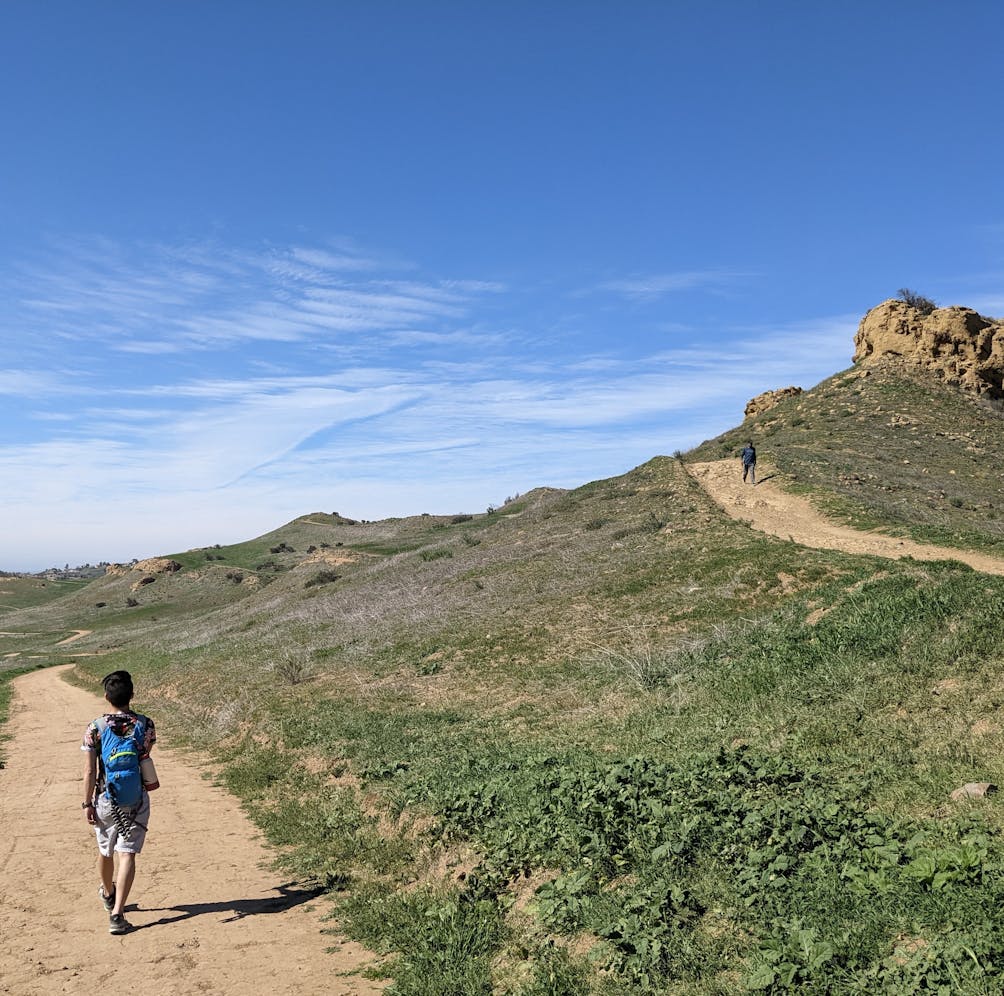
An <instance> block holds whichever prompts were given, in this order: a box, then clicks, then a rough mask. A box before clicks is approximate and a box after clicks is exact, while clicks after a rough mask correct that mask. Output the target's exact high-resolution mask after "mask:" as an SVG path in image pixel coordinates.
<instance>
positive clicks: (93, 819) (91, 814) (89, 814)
mask: <svg viewBox="0 0 1004 996" xmlns="http://www.w3.org/2000/svg"><path fill="white" fill-rule="evenodd" d="M84 819H85V820H87V822H88V823H89V824H90V825H91V826H92V827H93V826H96V825H97V822H98V811H97V810H96V809H95V808H94V807H93V806H87V807H86V808H85V809H84Z"/></svg>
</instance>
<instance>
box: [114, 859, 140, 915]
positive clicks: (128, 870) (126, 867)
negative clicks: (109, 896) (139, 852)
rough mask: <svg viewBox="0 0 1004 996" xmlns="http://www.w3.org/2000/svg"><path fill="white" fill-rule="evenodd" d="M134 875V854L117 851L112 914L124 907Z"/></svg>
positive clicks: (119, 911)
mask: <svg viewBox="0 0 1004 996" xmlns="http://www.w3.org/2000/svg"><path fill="white" fill-rule="evenodd" d="M135 877H136V855H135V854H123V853H122V852H121V851H119V866H118V870H117V871H116V874H115V908H114V909H113V910H112V916H115V915H116V914H118V913H121V912H122V911H123V910H124V909H125V904H126V900H127V899H128V898H129V890H130V889H131V888H132V880H133V879H134V878H135Z"/></svg>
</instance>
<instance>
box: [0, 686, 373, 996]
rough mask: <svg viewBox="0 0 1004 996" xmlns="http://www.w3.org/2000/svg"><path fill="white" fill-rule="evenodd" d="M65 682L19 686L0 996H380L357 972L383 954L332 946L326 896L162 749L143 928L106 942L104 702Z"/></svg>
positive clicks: (0, 919) (8, 770)
mask: <svg viewBox="0 0 1004 996" xmlns="http://www.w3.org/2000/svg"><path fill="white" fill-rule="evenodd" d="M65 670H67V668H65V667H64V668H49V669H46V670H42V671H33V672H31V673H29V674H25V675H22V676H20V677H19V678H17V679H15V681H14V690H15V698H14V702H13V704H12V708H11V721H10V724H9V726H8V728H7V730H6V732H7V733H8V734H9V735H10V737H11V739H10V740H8V741H7V742H6V743H5V753H6V764H5V767H4V768H2V769H0V993H3V994H9V996H50V994H55V993H79V994H84V993H87V994H93V993H95V992H103V991H121V992H126V991H128V992H146V993H152V994H156V996H195V994H199V996H206V994H209V996H238V994H245V993H247V994H257V993H268V994H270V996H271V994H276V996H293V994H298V996H299V994H303V996H312V994H314V993H324V994H331V996H348V994H355V996H363V994H370V993H377V992H380V991H382V989H383V988H384V986H383V985H381V984H380V983H377V982H371V981H369V980H366V979H363V978H360V977H359V976H357V975H351V974H350V973H354V972H357V971H358V970H359V969H361V968H363V967H365V966H366V965H367V964H372V963H373V961H374V956H373V955H372V954H371V953H369V952H367V951H365V950H364V949H363V948H361V947H359V946H358V945H354V944H352V943H351V942H348V941H345V940H340V939H339V938H337V937H335V936H332V935H326V934H322V933H321V931H322V929H323V928H324V924H323V923H322V920H321V916H322V915H323V913H324V912H325V905H324V904H323V903H322V902H316V903H315V902H314V901H315V900H317V899H318V893H316V892H315V891H312V890H311V889H307V888H303V887H302V886H299V885H298V884H297V883H295V882H288V881H285V880H284V879H283V878H282V877H280V876H278V875H277V874H276V873H275V872H272V871H270V870H268V868H267V865H268V862H269V852H268V851H267V850H266V848H265V847H264V845H263V844H262V843H261V841H260V839H259V837H258V835H257V834H256V832H255V830H254V828H253V827H252V826H251V825H250V824H249V822H248V820H247V818H246V817H245V816H244V814H243V813H242V812H241V810H240V808H239V806H238V804H237V802H236V801H235V800H234V799H233V798H232V797H231V796H229V795H228V794H227V793H226V792H224V791H223V790H222V789H220V788H218V787H216V786H214V785H212V784H211V783H210V782H208V781H207V780H206V779H205V778H204V777H203V775H202V771H201V770H199V769H198V768H197V767H195V766H194V765H193V764H191V763H186V761H183V760H182V758H181V756H180V755H178V754H176V753H172V752H170V751H164V750H161V749H159V748H158V750H157V751H156V752H155V756H156V760H157V769H158V774H159V775H160V780H161V785H162V787H161V788H160V789H158V790H157V791H156V792H155V793H154V795H153V797H152V799H151V802H152V810H153V811H152V816H151V822H150V833H149V836H148V837H147V841H146V847H145V848H144V850H143V854H142V855H141V856H140V857H139V859H138V861H137V876H136V885H135V886H134V889H133V892H132V894H131V895H130V897H129V898H130V900H133V902H132V903H131V904H130V908H129V912H128V918H129V920H130V921H131V922H132V923H133V924H134V926H135V927H136V929H135V930H134V931H132V932H131V933H129V934H126V935H124V936H121V937H113V936H111V935H109V934H108V917H107V914H106V913H105V911H104V909H103V908H102V906H101V903H100V900H99V899H98V895H97V889H98V880H97V873H96V869H95V862H96V855H97V849H96V847H95V842H94V833H93V830H91V828H90V827H88V826H87V824H86V822H85V821H84V817H83V815H82V812H81V809H80V803H81V801H82V794H83V782H82V769H83V760H82V755H81V753H80V750H79V744H80V738H81V735H82V734H83V731H84V727H85V726H86V725H87V723H88V722H89V721H90V720H91V719H93V718H94V717H95V716H97V715H99V714H100V713H101V712H103V711H104V709H103V706H104V703H103V701H102V700H101V699H99V698H98V697H97V696H95V695H90V694H88V693H87V692H85V691H81V690H80V689H78V688H74V687H73V686H71V685H69V684H67V683H66V682H65V681H62V680H61V677H60V674H61V672H62V671H65ZM155 718H156V717H155ZM235 896H236V897H238V898H236V899H235V898H234V897H235ZM332 946H336V950H335V951H334V952H333V953H330V954H329V953H326V949H327V948H330V947H332Z"/></svg>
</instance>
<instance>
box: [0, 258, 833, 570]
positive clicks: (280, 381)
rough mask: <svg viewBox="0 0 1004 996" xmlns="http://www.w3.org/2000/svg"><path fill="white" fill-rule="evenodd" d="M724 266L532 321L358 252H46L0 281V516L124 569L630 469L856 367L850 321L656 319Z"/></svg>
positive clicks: (517, 302)
mask: <svg viewBox="0 0 1004 996" xmlns="http://www.w3.org/2000/svg"><path fill="white" fill-rule="evenodd" d="M734 277H735V275H734V274H732V275H727V274H724V273H723V271H714V273H712V272H711V271H697V270H694V271H692V272H689V273H688V274H676V275H674V276H673V279H669V278H668V277H667V276H666V275H663V277H661V278H659V279H653V280H652V281H642V280H641V278H639V281H640V282H636V281H631V280H628V281H614V282H612V284H611V285H610V286H608V288H607V292H610V293H614V294H615V295H616V297H617V298H621V299H624V300H625V301H626V302H627V303H626V304H625V305H624V307H623V308H622V309H621V310H618V308H617V307H616V305H615V304H611V302H610V301H609V300H608V301H604V302H603V305H602V307H598V308H595V309H589V308H584V307H581V305H580V306H578V307H577V309H576V310H575V312H574V313H569V312H564V313H560V314H557V315H555V314H554V310H552V312H551V313H550V314H549V317H548V319H547V321H546V324H545V325H544V327H541V325H540V324H539V323H538V322H537V321H536V320H535V319H533V318H530V317H528V316H529V315H533V314H535V313H536V311H535V309H536V308H538V307H539V296H540V293H541V292H540V283H539V282H537V283H536V284H535V285H534V286H533V287H532V288H530V289H529V290H527V289H525V288H520V287H518V286H516V287H514V286H509V285H503V284H501V283H499V282H497V281H494V280H483V281H482V280H471V279H465V280H455V279H449V278H446V279H431V278H430V279H422V278H421V276H420V271H418V270H417V268H414V267H412V268H410V269H409V268H406V267H401V268H399V269H395V268H394V267H392V266H390V265H389V264H387V263H386V262H384V261H383V260H381V258H380V256H379V254H364V253H359V252H357V251H355V250H353V249H351V248H349V249H343V248H341V247H339V248H337V249H332V248H331V247H321V248H319V249H313V248H310V247H296V246H293V247H288V248H286V249H274V248H272V249H269V250H267V251H264V252H259V251H247V250H238V249H234V248H227V247H222V246H219V245H214V244H212V243H206V244H204V245H183V246H178V247H163V246H145V247H144V246H113V245H110V244H106V243H105V242H103V241H100V240H98V241H96V242H94V243H75V244H72V245H70V246H69V247H68V248H67V247H62V248H60V249H59V250H58V251H57V249H52V248H50V250H49V251H48V253H44V254H39V255H38V256H36V257H35V258H34V259H32V260H31V262H30V263H29V264H27V265H26V266H24V267H23V268H22V270H21V271H20V272H19V273H15V274H14V275H13V276H11V275H9V274H8V275H7V276H6V277H4V278H3V281H2V283H3V286H2V288H0V289H2V290H3V292H4V293H3V294H2V295H0V349H3V350H4V352H3V353H2V354H0V359H2V360H4V361H6V362H4V367H5V372H4V373H3V374H0V404H2V403H3V400H4V391H5V390H6V392H7V397H8V403H7V411H6V415H7V416H8V417H7V418H5V419H4V421H3V423H2V424H3V425H4V426H5V428H6V434H5V435H0V473H3V474H5V475H7V476H6V478H5V479H8V480H17V481H18V482H19V483H18V488H17V489H16V491H15V492H14V493H12V494H11V495H9V496H8V497H7V498H6V499H5V506H4V511H5V522H7V523H8V524H9V529H10V530H11V532H12V533H13V534H16V535H18V536H22V535H23V536H24V537H29V536H32V535H36V534H37V535H41V534H42V532H44V531H42V530H37V529H35V525H37V523H38V522H40V521H42V520H47V521H49V522H52V521H55V520H60V521H61V517H65V516H67V515H69V516H70V517H71V518H72V521H73V522H74V523H75V524H76V525H77V527H78V530H84V531H85V532H86V535H87V538H88V542H90V543H92V544H93V546H92V547H91V549H90V550H89V551H88V552H87V554H86V555H84V554H83V552H81V553H80V554H74V553H73V552H72V551H73V550H76V549H80V547H79V545H77V546H74V547H65V548H64V550H62V551H60V552H59V553H58V554H57V553H56V552H55V551H53V555H52V556H51V557H50V556H45V558H44V559H45V560H47V561H50V562H51V561H57V560H58V561H59V562H63V560H65V559H72V558H73V557H74V556H77V557H78V559H79V560H81V561H83V560H86V559H91V560H96V559H115V558H121V557H122V556H123V554H124V553H126V552H127V553H128V555H130V556H131V555H137V556H145V555H149V554H153V553H157V552H164V551H165V550H170V549H178V548H181V547H184V546H189V545H197V544H199V543H200V542H231V541H237V540H240V539H243V538H247V537H248V536H249V535H254V534H257V533H259V532H263V531H265V530H267V529H269V528H273V527H274V526H275V525H276V524H277V523H278V522H280V521H285V519H287V518H292V517H294V516H295V515H299V514H302V513H303V512H304V511H306V510H309V509H311V508H317V507H320V508H331V507H337V508H340V509H342V510H343V511H345V512H346V513H347V514H354V515H356V516H361V517H366V518H376V517H380V516H383V515H392V514H409V513H412V512H415V511H419V510H437V509H444V508H445V509H446V510H449V511H463V510H465V509H477V508H479V507H484V505H485V504H487V503H488V502H489V501H498V500H499V499H500V498H501V497H503V496H504V494H506V493H511V492H512V491H514V490H525V489H526V488H529V487H533V486H536V485H538V484H551V485H556V486H574V485H575V484H578V483H582V482H584V481H586V480H590V479H592V478H594V477H597V476H607V475H609V474H613V473H619V472H623V471H624V470H627V469H629V468H630V467H631V466H634V465H636V464H638V463H641V462H643V461H644V460H647V459H649V458H650V457H651V456H652V455H653V454H654V453H657V452H671V451H672V450H673V449H676V448H681V447H684V446H687V445H690V444H692V443H694V442H697V441H699V439H700V438H704V437H705V436H707V435H712V434H714V433H716V432H719V431H721V430H722V429H724V428H726V427H727V426H728V425H730V424H734V423H735V422H737V421H738V420H740V419H741V417H742V407H743V405H744V404H745V401H746V400H747V399H748V398H749V397H751V396H752V395H753V394H755V393H758V392H759V391H761V390H765V389H766V388H768V387H777V386H781V385H782V384H786V383H790V382H796V383H801V384H802V385H803V386H808V384H807V382H809V383H814V382H815V380H818V379H821V378H822V377H824V376H827V375H828V374H830V373H832V372H834V370H835V369H839V368H840V367H841V366H844V365H846V363H845V362H844V361H845V359H849V351H850V336H851V334H852V333H853V321H851V320H850V319H846V318H844V317H842V316H840V317H837V318H833V319H825V320H819V321H810V322H802V323H797V324H792V325H789V326H783V327H740V326H733V327H728V326H727V325H726V324H724V323H722V322H721V321H719V320H716V322H715V324H714V326H713V327H712V326H707V325H706V324H705V323H702V321H701V319H700V315H699V314H697V313H693V312H691V314H690V315H689V316H687V320H686V321H681V320H680V316H678V315H677V314H676V313H675V305H674V311H673V312H671V311H669V309H668V308H667V309H666V311H665V313H661V312H660V311H659V304H658V295H660V294H669V293H671V291H672V290H673V289H674V288H687V287H689V288H698V289H700V288H705V287H706V288H709V289H714V288H715V287H716V286H718V285H717V284H716V283H715V281H716V280H722V281H726V280H727V279H732V278H734ZM632 295H634V298H633V297H632ZM646 295H648V296H647V297H646ZM528 298H533V304H532V305H528V303H527V301H528ZM553 299H554V301H556V302H558V304H556V305H555V306H554V308H555V309H557V308H558V307H562V308H563V307H564V306H565V305H566V304H567V302H568V299H569V296H568V295H565V294H563V293H561V292H560V291H558V290H555V291H554V294H553ZM637 299H644V300H646V301H651V303H652V308H650V309H647V311H646V321H648V323H649V324H648V326H647V329H646V328H642V327H640V326H639V325H638V320H637V309H635V308H633V307H632V305H633V303H634V300H637ZM580 301H581V299H580ZM154 511H156V514H155V515H154V514H153V512H154ZM125 522H128V529H126V528H124V527H123V523H125ZM33 524H34V525H33ZM141 525H142V528H141ZM33 530H34V532H33ZM144 530H145V531H144ZM47 535H49V538H48V539H47V540H46V543H47V544H48V546H47V547H46V548H47V549H52V544H56V543H68V542H69V541H70V538H71V537H70V532H69V531H61V530H55V531H51V532H50V534H47ZM144 536H146V537H148V539H147V540H145V541H143V542H144V545H142V546H140V547H138V548H136V547H134V548H133V549H131V550H128V551H123V550H122V547H121V543H122V542H124V541H125V540H126V539H128V540H129V542H130V543H136V542H140V541H141V540H143V537H144ZM102 537H104V539H102ZM3 566H18V565H17V564H15V563H13V562H8V563H6V564H4V565H3ZM40 566H41V565H40Z"/></svg>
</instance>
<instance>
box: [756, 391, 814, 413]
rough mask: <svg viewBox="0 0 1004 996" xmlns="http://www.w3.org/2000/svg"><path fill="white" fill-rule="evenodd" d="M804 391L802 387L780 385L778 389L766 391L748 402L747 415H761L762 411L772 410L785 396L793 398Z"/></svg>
mask: <svg viewBox="0 0 1004 996" xmlns="http://www.w3.org/2000/svg"><path fill="white" fill-rule="evenodd" d="M801 393H802V389H801V388H800V387H779V388H778V389H777V390H776V391H764V392H763V394H758V395H757V396H756V397H755V398H752V399H750V400H749V401H748V402H747V403H746V417H747V418H751V417H752V416H753V415H760V414H761V413H762V412H766V411H770V409H771V408H773V407H774V406H775V405H776V404H778V402H780V401H783V400H784V399H785V398H793V397H795V396H796V395H799V394H801Z"/></svg>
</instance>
